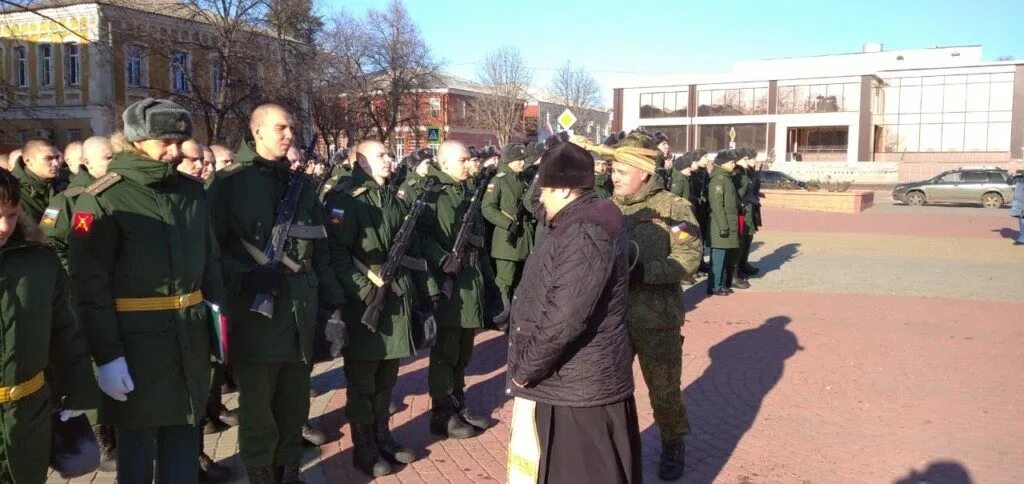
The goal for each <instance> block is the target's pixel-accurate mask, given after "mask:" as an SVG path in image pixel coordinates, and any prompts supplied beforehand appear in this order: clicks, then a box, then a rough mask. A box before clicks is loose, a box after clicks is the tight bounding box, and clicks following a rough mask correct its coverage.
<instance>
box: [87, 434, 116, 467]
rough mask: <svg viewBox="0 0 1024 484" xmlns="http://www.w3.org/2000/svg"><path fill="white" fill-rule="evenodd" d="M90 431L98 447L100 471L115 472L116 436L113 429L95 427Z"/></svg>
mask: <svg viewBox="0 0 1024 484" xmlns="http://www.w3.org/2000/svg"><path fill="white" fill-rule="evenodd" d="M92 431H93V433H95V434H96V443H97V444H99V447H100V471H102V472H117V434H115V433H114V427H113V426H111V425H97V426H95V427H93V428H92Z"/></svg>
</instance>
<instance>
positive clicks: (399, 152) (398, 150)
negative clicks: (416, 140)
mask: <svg viewBox="0 0 1024 484" xmlns="http://www.w3.org/2000/svg"><path fill="white" fill-rule="evenodd" d="M403 156H405V140H401V139H400V140H397V141H395V158H398V159H401V158H402V157H403Z"/></svg>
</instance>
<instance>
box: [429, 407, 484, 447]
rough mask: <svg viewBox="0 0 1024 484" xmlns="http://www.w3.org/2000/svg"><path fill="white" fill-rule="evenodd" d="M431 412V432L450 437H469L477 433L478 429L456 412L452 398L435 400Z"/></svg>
mask: <svg viewBox="0 0 1024 484" xmlns="http://www.w3.org/2000/svg"><path fill="white" fill-rule="evenodd" d="M433 403H434V405H433V407H434V408H433V409H431V413H430V433H432V434H434V435H442V436H447V437H448V438H450V439H468V438H470V437H473V436H474V435H476V429H475V428H474V427H473V426H471V425H469V424H467V423H466V422H464V421H463V420H462V417H460V416H459V415H458V414H456V413H455V408H453V407H452V405H451V401H450V398H444V399H441V400H434V402H433Z"/></svg>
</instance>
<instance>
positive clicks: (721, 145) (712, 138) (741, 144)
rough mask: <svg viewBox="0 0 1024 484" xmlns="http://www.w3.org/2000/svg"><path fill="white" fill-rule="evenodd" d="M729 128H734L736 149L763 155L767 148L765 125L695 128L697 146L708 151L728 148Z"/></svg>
mask: <svg viewBox="0 0 1024 484" xmlns="http://www.w3.org/2000/svg"><path fill="white" fill-rule="evenodd" d="M729 128H736V147H737V148H753V149H755V150H757V151H758V152H761V153H763V152H764V151H765V149H766V148H767V147H768V125H767V124H716V125H702V126H698V127H697V144H699V145H700V148H704V149H706V150H708V151H718V150H724V149H727V148H729Z"/></svg>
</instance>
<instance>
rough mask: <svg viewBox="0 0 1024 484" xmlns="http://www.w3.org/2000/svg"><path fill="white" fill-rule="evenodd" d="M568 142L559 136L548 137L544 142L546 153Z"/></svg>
mask: <svg viewBox="0 0 1024 484" xmlns="http://www.w3.org/2000/svg"><path fill="white" fill-rule="evenodd" d="M566 141H568V140H563V139H562V138H561V137H559V136H558V135H553V136H548V138H547V139H546V140H544V151H547V150H550V149H552V148H554V147H555V146H558V145H559V144H561V143H565V142H566Z"/></svg>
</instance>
